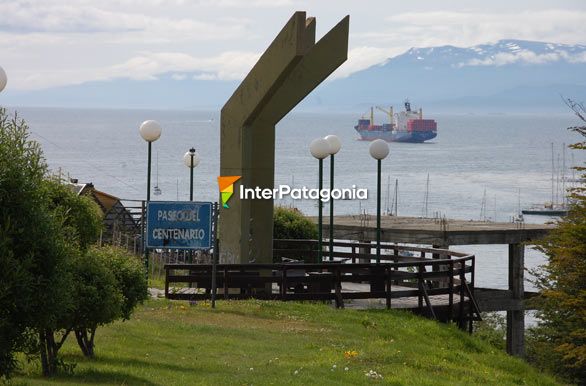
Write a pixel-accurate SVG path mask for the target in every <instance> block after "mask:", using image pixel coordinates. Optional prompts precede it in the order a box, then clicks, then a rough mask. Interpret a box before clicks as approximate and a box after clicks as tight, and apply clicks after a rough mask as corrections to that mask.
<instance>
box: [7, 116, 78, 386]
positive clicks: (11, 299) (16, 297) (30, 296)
mask: <svg viewBox="0 0 586 386" xmlns="http://www.w3.org/2000/svg"><path fill="white" fill-rule="evenodd" d="M46 172H47V165H46V163H45V161H44V159H43V154H42V151H41V148H40V146H39V144H38V143H37V142H35V141H32V140H30V138H29V133H28V126H27V125H26V123H25V122H24V121H23V120H21V119H19V117H18V116H17V115H16V114H14V115H13V116H8V114H7V113H6V110H5V109H3V108H0V377H8V376H10V374H11V373H12V371H13V370H14V369H15V367H16V365H17V362H16V360H15V356H14V355H15V353H16V352H18V351H27V352H30V351H34V350H41V352H44V353H46V352H47V350H46V347H45V348H42V347H41V345H40V344H39V341H40V342H44V341H45V340H46V339H45V338H44V336H45V332H46V330H47V329H52V328H53V327H55V326H56V324H57V321H58V320H59V318H60V316H61V313H62V311H63V310H65V309H66V308H67V302H68V297H67V293H66V280H65V279H64V277H65V276H64V275H62V272H63V267H64V262H65V258H66V256H67V254H68V252H69V251H68V245H67V243H66V242H65V240H64V238H63V237H62V236H63V233H62V231H61V228H60V225H61V224H60V222H59V221H58V220H57V218H56V217H55V216H54V213H53V211H52V210H51V209H50V208H49V200H48V199H47V186H46V184H45V175H46ZM31 331H35V332H36V334H37V337H38V338H39V340H38V341H36V340H35V341H32V340H30V339H28V338H29V337H30V332H31ZM44 359H47V358H44ZM45 365H46V366H45ZM43 366H44V367H43V369H44V370H46V371H47V372H50V370H51V369H53V368H54V367H55V366H56V363H55V362H51V363H49V362H48V361H43Z"/></svg>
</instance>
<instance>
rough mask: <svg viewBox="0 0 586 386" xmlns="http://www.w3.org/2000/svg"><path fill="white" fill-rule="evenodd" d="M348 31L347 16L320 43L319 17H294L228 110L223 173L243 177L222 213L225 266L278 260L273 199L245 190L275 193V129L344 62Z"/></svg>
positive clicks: (223, 127)
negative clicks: (242, 192) (252, 196)
mask: <svg viewBox="0 0 586 386" xmlns="http://www.w3.org/2000/svg"><path fill="white" fill-rule="evenodd" d="M348 30H349V16H346V17H345V18H344V19H342V21H340V22H339V23H338V24H337V25H336V26H335V27H334V28H333V29H332V30H330V31H329V32H328V33H327V34H326V35H325V36H324V37H323V38H322V39H321V40H320V41H319V42H317V43H315V18H307V19H306V17H305V12H295V14H293V16H292V17H291V19H290V20H289V21H288V22H287V24H286V25H285V27H283V29H282V30H281V32H280V33H279V34H278V35H277V37H276V38H275V40H274V41H273V42H272V43H271V45H270V46H269V48H267V50H266V51H265V53H264V54H263V55H262V56H261V58H260V59H259V60H258V62H257V63H256V65H255V66H254V67H253V69H252V70H251V71H250V72H249V73H248V75H247V76H246V78H245V79H244V81H242V83H241V84H240V86H239V87H238V88H237V89H236V91H235V92H234V94H233V95H232V96H231V97H230V99H229V100H228V102H226V104H225V105H224V107H223V108H222V113H221V134H220V147H221V149H220V175H221V176H241V177H242V178H241V179H240V180H239V181H238V183H237V184H235V185H234V192H235V194H234V196H233V197H232V198H231V200H230V205H229V206H230V208H228V209H226V208H222V209H221V211H220V224H219V237H220V262H222V263H248V262H257V263H270V262H272V258H273V200H240V197H239V194H238V192H239V187H240V184H243V185H244V186H245V187H252V188H254V187H256V186H259V187H261V188H270V189H272V188H273V187H274V174H275V125H276V124H277V123H278V122H279V121H280V120H281V119H282V118H283V117H284V116H285V115H286V114H287V113H288V112H289V111H291V109H293V107H295V106H296V105H297V104H298V103H299V102H301V100H303V98H305V96H306V95H307V94H309V93H310V92H311V91H312V90H313V89H314V88H315V87H317V86H318V85H319V84H320V83H321V82H322V81H323V80H324V79H326V78H327V77H328V76H329V75H330V74H331V73H332V72H333V71H334V70H335V69H336V68H338V67H339V66H340V65H341V64H342V63H344V62H345V61H346V59H347V57H348ZM309 139H310V138H308V141H309Z"/></svg>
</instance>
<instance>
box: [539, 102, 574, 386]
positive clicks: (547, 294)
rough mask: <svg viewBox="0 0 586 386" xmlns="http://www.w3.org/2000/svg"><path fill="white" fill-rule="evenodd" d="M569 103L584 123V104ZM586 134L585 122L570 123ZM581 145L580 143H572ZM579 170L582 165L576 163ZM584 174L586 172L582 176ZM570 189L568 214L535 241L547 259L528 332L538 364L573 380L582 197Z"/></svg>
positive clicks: (540, 271) (540, 276)
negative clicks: (537, 321)
mask: <svg viewBox="0 0 586 386" xmlns="http://www.w3.org/2000/svg"><path fill="white" fill-rule="evenodd" d="M567 103H568V105H569V106H570V107H572V109H573V110H574V111H575V112H576V115H577V116H578V117H579V118H580V119H581V120H582V121H583V122H584V123H586V120H585V116H586V114H584V113H585V111H584V106H583V104H577V103H575V102H573V101H571V100H568V101H567ZM570 130H573V131H575V132H577V133H579V134H581V135H582V136H583V137H585V138H586V126H577V127H572V128H570ZM572 147H573V148H575V149H583V150H584V149H586V143H585V142H579V143H577V144H574V145H572ZM580 170H582V171H584V168H580ZM583 177H586V175H584V176H583ZM585 191H586V190H585V188H584V187H583V186H582V187H578V188H576V189H573V190H572V191H571V196H572V198H573V203H572V206H571V208H570V211H569V214H568V216H566V217H565V218H563V219H562V220H560V221H559V222H558V224H557V225H558V226H557V228H556V229H555V230H553V231H552V232H551V233H550V234H549V235H548V237H546V238H545V239H544V240H543V241H542V242H541V243H540V244H539V245H538V249H539V250H541V251H542V252H543V253H544V254H545V255H546V256H547V262H546V263H545V264H544V265H543V266H541V267H540V268H539V269H538V270H536V271H533V272H532V273H533V275H534V276H535V284H536V286H537V287H538V289H539V291H540V297H539V298H538V299H537V302H538V304H539V306H540V311H539V313H538V316H539V318H540V319H541V323H540V324H539V326H538V327H537V328H534V329H533V330H532V331H531V333H530V341H531V342H532V344H531V345H530V350H529V357H530V359H532V360H533V361H535V362H536V363H537V364H538V365H540V366H542V367H545V368H549V369H550V370H551V371H553V372H555V373H558V374H560V375H562V376H564V377H567V378H569V379H573V380H582V381H583V380H584V379H586V196H585V195H584V192H585Z"/></svg>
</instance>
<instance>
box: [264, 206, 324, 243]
mask: <svg viewBox="0 0 586 386" xmlns="http://www.w3.org/2000/svg"><path fill="white" fill-rule="evenodd" d="M317 236H318V232H317V225H316V224H314V223H312V222H311V221H310V220H308V219H307V218H306V217H305V216H304V215H303V213H301V212H300V211H299V210H298V209H296V208H286V207H283V206H277V207H276V208H275V211H274V214H273V238H275V239H304V240H315V239H317Z"/></svg>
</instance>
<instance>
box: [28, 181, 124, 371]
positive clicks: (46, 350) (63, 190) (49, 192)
mask: <svg viewBox="0 0 586 386" xmlns="http://www.w3.org/2000/svg"><path fill="white" fill-rule="evenodd" d="M43 186H44V189H45V195H46V198H47V199H48V210H49V212H50V213H51V215H52V216H53V218H54V219H55V221H56V223H57V225H58V228H57V229H56V231H55V232H56V233H55V235H54V237H55V239H56V240H57V242H59V243H60V245H61V249H62V251H63V252H64V253H63V261H62V262H61V264H60V265H59V274H58V276H59V280H58V282H57V283H56V284H55V286H56V288H59V289H60V291H61V293H60V294H59V299H62V302H61V304H60V306H59V307H56V308H55V309H54V317H53V318H52V319H51V320H50V321H49V323H45V324H44V325H43V326H41V327H39V328H38V336H39V350H40V355H41V364H42V367H43V374H45V375H52V374H54V373H55V372H56V371H57V366H58V364H59V363H60V361H59V359H58V353H59V350H60V349H61V347H62V346H63V343H64V342H65V340H66V339H67V337H68V335H69V333H70V331H71V330H72V329H73V328H74V327H73V323H74V322H75V317H76V316H79V314H80V312H82V311H80V310H88V309H90V308H91V307H92V306H95V307H96V309H95V310H94V312H96V313H97V314H100V313H103V312H104V311H103V310H102V309H100V308H99V307H98V305H96V304H95V303H93V300H94V299H93V298H92V297H91V296H89V294H88V293H87V292H89V291H90V287H91V288H92V289H93V290H94V291H100V290H102V291H106V293H105V294H104V296H105V297H104V299H102V300H103V301H104V302H108V301H111V300H110V297H111V296H113V295H111V294H110V293H109V292H107V291H108V287H107V285H104V286H100V285H99V284H102V283H101V281H100V280H106V279H104V276H105V275H106V274H105V273H101V272H100V271H99V269H98V268H99V267H95V266H92V264H91V263H89V262H87V260H86V259H84V253H85V251H86V250H87V249H88V247H89V246H90V245H91V244H93V243H95V242H96V240H97V238H98V236H99V232H100V229H101V227H102V217H101V211H100V208H99V207H98V205H97V204H96V203H94V202H93V201H92V200H91V199H89V198H88V197H84V196H79V195H77V194H76V193H74V192H73V190H72V189H70V188H69V187H68V186H66V185H64V184H62V183H61V181H59V180H57V179H55V178H45V179H44V180H43ZM89 267H91V268H94V273H96V274H97V275H98V276H97V277H96V278H88V277H87V276H83V275H82V274H81V273H80V270H82V269H86V268H89ZM80 280H85V281H84V282H80ZM84 290H85V291H84ZM86 303H87V304H86ZM95 318H96V319H98V318H99V316H98V315H96V316H95ZM98 320H99V319H98Z"/></svg>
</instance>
